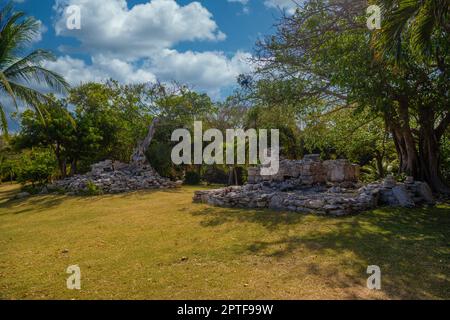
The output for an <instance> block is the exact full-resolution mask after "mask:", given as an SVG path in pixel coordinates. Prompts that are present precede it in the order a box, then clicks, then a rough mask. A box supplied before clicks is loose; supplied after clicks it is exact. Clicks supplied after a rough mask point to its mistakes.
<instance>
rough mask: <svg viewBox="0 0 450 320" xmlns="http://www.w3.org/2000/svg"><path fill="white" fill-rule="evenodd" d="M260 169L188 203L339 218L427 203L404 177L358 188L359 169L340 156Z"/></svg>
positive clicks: (424, 193)
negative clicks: (265, 172)
mask: <svg viewBox="0 0 450 320" xmlns="http://www.w3.org/2000/svg"><path fill="white" fill-rule="evenodd" d="M259 172H260V168H259V167H255V168H250V169H249V172H248V183H247V184H246V185H244V186H235V187H228V188H222V189H217V190H208V191H197V192H196V193H195V195H194V202H200V203H207V204H211V205H215V206H222V207H240V208H269V209H275V210H287V211H295V212H300V213H316V214H323V215H333V216H342V215H348V214H354V213H358V212H361V211H365V210H369V209H373V208H376V207H377V206H382V205H389V206H403V207H413V206H415V205H419V204H423V203H428V204H432V203H433V202H434V201H433V196H432V194H431V190H430V188H429V187H428V185H427V184H426V183H422V182H416V181H413V180H412V179H411V178H409V179H408V180H407V181H406V182H405V183H397V182H396V181H395V180H394V179H393V178H392V177H388V178H387V179H386V180H385V181H384V182H381V183H373V184H369V185H366V186H362V185H361V184H360V183H358V178H359V167H358V166H357V165H354V164H351V163H350V162H348V161H346V160H330V161H324V162H322V161H320V159H319V156H318V155H309V156H306V157H305V158H304V159H303V160H295V161H292V160H282V161H280V170H279V172H278V174H277V175H274V176H261V175H260V174H259Z"/></svg>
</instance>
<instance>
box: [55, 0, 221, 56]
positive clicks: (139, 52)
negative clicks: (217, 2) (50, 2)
mask: <svg viewBox="0 0 450 320" xmlns="http://www.w3.org/2000/svg"><path fill="white" fill-rule="evenodd" d="M67 5H78V6H80V8H81V30H68V29H67V27H66V21H67V14H66V12H65V8H67ZM54 8H55V10H56V12H57V14H58V18H57V22H56V24H55V30H56V34H57V35H62V36H72V37H75V38H77V39H78V40H79V41H80V42H81V46H82V49H83V50H86V51H88V52H90V53H93V54H96V53H102V54H108V55H114V56H116V57H122V58H126V59H127V60H128V59H130V58H139V57H143V56H150V55H152V54H153V52H154V51H158V50H160V49H164V48H170V47H173V46H174V45H175V44H177V43H180V42H183V41H197V40H207V41H221V40H224V39H225V38H226V36H225V34H224V33H222V32H221V31H220V30H219V29H218V26H217V24H216V22H215V21H214V20H213V17H212V14H211V13H210V12H209V11H208V10H207V9H206V8H205V7H203V6H202V5H201V4H200V3H199V2H192V3H190V4H188V5H185V6H181V5H179V4H178V3H177V2H176V1H175V0H152V1H149V2H147V3H144V4H137V5H135V6H133V7H131V8H128V6H127V2H126V0H108V1H104V0H56V5H55V7H54Z"/></svg>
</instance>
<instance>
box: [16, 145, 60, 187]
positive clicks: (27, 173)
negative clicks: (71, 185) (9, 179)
mask: <svg viewBox="0 0 450 320" xmlns="http://www.w3.org/2000/svg"><path fill="white" fill-rule="evenodd" d="M56 168H57V165H56V159H55V156H54V154H53V153H52V152H51V151H50V150H48V149H39V150H31V151H25V152H23V155H22V159H21V160H20V162H19V169H18V173H17V181H18V182H20V183H22V184H26V183H28V182H30V183H31V184H32V185H33V186H34V185H35V184H38V185H45V184H47V183H48V182H49V181H50V179H51V177H52V175H53V174H54V172H55V170H56Z"/></svg>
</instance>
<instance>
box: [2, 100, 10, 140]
mask: <svg viewBox="0 0 450 320" xmlns="http://www.w3.org/2000/svg"><path fill="white" fill-rule="evenodd" d="M0 129H1V131H2V132H3V134H4V136H5V137H8V120H7V119H6V113H5V108H4V106H3V105H2V104H1V103H0Z"/></svg>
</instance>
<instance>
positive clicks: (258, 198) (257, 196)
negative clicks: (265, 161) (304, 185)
mask: <svg viewBox="0 0 450 320" xmlns="http://www.w3.org/2000/svg"><path fill="white" fill-rule="evenodd" d="M376 197H377V195H376V194H373V195H372V196H371V197H367V196H365V195H362V194H358V193H357V192H356V193H355V192H354V191H350V190H344V191H343V192H342V193H334V192H282V191H276V190H274V189H270V188H267V187H264V185H263V184H254V185H246V186H243V187H228V188H222V189H217V190H209V191H197V192H196V193H195V195H194V202H197V203H205V204H210V205H213V206H219V207H231V208H233V207H238V208H259V209H264V208H267V209H274V210H286V211H294V212H299V213H315V214H322V215H331V216H342V215H348V214H353V213H357V212H361V211H364V210H368V209H371V208H374V207H375V204H376Z"/></svg>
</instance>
